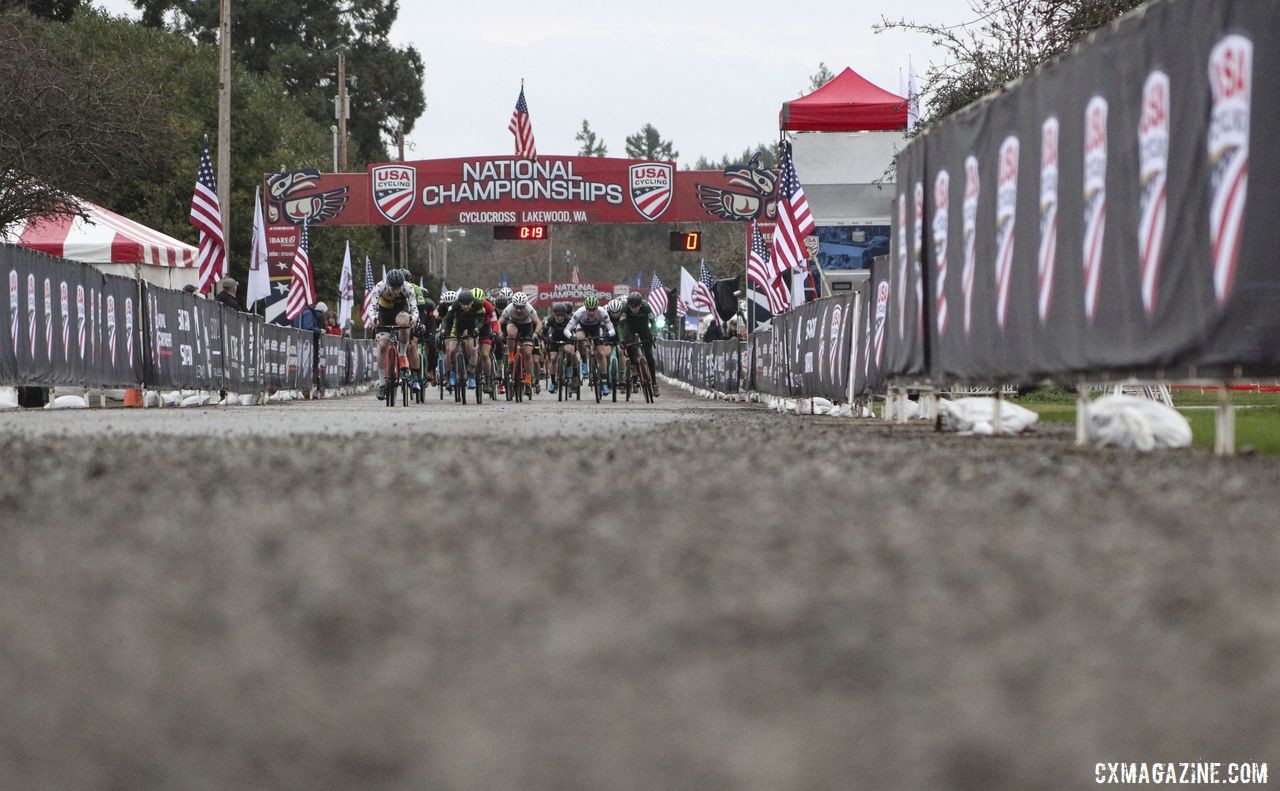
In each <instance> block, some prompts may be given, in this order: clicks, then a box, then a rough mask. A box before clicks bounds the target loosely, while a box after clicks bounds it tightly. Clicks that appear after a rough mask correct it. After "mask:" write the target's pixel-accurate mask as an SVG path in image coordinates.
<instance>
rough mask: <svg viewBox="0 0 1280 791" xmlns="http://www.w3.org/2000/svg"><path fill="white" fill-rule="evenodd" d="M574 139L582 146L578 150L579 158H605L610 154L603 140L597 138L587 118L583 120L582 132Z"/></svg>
mask: <svg viewBox="0 0 1280 791" xmlns="http://www.w3.org/2000/svg"><path fill="white" fill-rule="evenodd" d="M573 139H574V140H577V141H578V142H579V143H581V144H582V145H581V147H579V148H578V156H582V157H603V156H606V155H608V153H609V148H608V146H606V145H605V144H604V141H603V140H599V139H597V138H596V133H595V132H593V131H592V130H591V126H590V125H589V124H588V123H587V119H585V118H583V119H582V131H580V132H578V134H576V135H574V136H573Z"/></svg>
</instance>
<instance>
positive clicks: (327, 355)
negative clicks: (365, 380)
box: [316, 335, 350, 388]
mask: <svg viewBox="0 0 1280 791" xmlns="http://www.w3.org/2000/svg"><path fill="white" fill-rule="evenodd" d="M349 340H350V338H340V337H338V336H337V335H321V336H320V356H319V359H318V365H319V368H318V370H317V371H316V379H317V381H319V382H321V383H323V385H324V386H325V387H326V388H334V387H341V386H342V385H344V384H347V383H348V382H349V381H350V380H349V379H348V370H349V366H350V361H349V359H348V353H349V349H348V346H349V344H348V343H347V341H349Z"/></svg>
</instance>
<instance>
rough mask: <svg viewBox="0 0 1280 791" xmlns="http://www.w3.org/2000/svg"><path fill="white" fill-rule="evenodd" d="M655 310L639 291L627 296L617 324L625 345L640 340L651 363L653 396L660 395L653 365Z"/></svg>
mask: <svg viewBox="0 0 1280 791" xmlns="http://www.w3.org/2000/svg"><path fill="white" fill-rule="evenodd" d="M653 322H654V315H653V308H651V307H649V303H648V301H647V300H645V298H644V297H642V296H640V293H639V292H638V291H636V292H632V293H630V294H628V295H627V302H626V306H625V308H624V309H623V311H622V318H621V319H620V320H619V321H617V322H616V324H617V326H618V337H619V338H620V339H621V341H622V343H623V344H626V343H628V342H630V340H631V339H632V338H633V337H638V338H639V339H640V348H641V349H642V350H643V351H644V359H645V361H646V362H647V363H649V376H650V378H651V379H652V380H653V395H654V397H655V398H656V397H657V395H658V369H657V368H655V367H654V364H653Z"/></svg>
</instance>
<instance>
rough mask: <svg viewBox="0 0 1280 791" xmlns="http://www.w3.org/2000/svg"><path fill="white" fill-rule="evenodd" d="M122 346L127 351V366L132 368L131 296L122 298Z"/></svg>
mask: <svg viewBox="0 0 1280 791" xmlns="http://www.w3.org/2000/svg"><path fill="white" fill-rule="evenodd" d="M124 348H125V349H126V350H127V351H128V353H129V368H130V369H131V370H132V368H133V298H132V297H125V299H124Z"/></svg>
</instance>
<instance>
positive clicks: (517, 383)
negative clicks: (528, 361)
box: [507, 352, 524, 404]
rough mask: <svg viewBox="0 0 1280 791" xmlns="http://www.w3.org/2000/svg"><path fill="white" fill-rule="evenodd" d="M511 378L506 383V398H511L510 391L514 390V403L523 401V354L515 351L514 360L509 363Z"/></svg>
mask: <svg viewBox="0 0 1280 791" xmlns="http://www.w3.org/2000/svg"><path fill="white" fill-rule="evenodd" d="M510 367H511V379H510V380H509V382H508V383H507V398H508V399H510V398H512V394H511V391H513V390H514V391H515V400H516V403H517V404H519V403H520V402H522V401H524V355H523V354H522V353H521V352H516V360H515V362H514V363H512V364H511V366H510Z"/></svg>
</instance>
